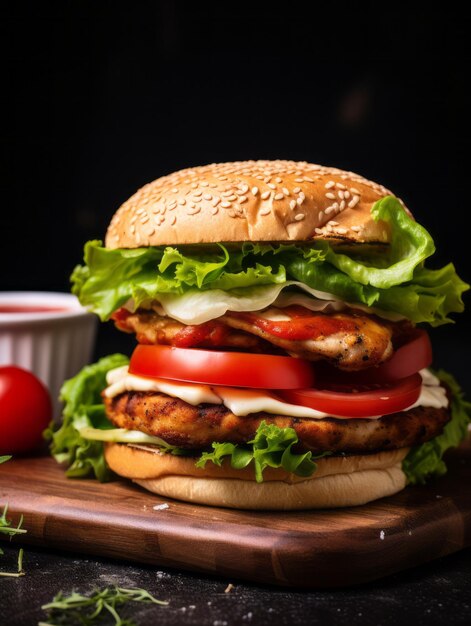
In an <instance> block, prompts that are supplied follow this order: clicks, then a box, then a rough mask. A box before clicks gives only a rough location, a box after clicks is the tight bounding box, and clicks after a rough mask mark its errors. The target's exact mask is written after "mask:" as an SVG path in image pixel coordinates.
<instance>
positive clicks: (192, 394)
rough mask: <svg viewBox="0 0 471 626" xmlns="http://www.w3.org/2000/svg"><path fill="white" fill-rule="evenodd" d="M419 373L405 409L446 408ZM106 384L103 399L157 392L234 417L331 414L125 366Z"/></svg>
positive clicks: (255, 392) (441, 394)
mask: <svg viewBox="0 0 471 626" xmlns="http://www.w3.org/2000/svg"><path fill="white" fill-rule="evenodd" d="M420 374H421V376H422V380H423V383H422V388H421V391H420V396H419V398H418V400H417V402H415V403H414V404H413V405H411V406H410V407H408V409H411V408H413V407H416V406H425V407H433V408H437V409H439V408H444V407H447V406H448V399H447V397H446V391H445V389H444V388H443V387H442V386H441V385H440V381H439V380H438V378H436V377H435V376H434V375H433V374H431V373H430V372H429V371H428V370H422V371H421V372H420ZM107 381H108V384H109V387H107V388H106V390H105V396H106V397H107V398H113V397H114V396H117V395H119V394H120V393H123V392H125V391H158V392H161V393H165V394H167V395H169V396H172V397H174V398H180V399H181V400H183V401H184V402H188V404H192V405H193V406H196V405H198V404H202V403H209V404H223V403H224V405H225V406H227V408H228V409H229V410H230V411H232V413H234V415H237V416H245V415H249V414H250V413H258V412H265V413H271V414H274V415H288V416H292V417H306V418H311V419H322V418H324V417H329V416H330V417H331V416H332V414H328V413H323V412H322V411H316V410H314V409H310V408H309V407H303V406H299V405H297V404H289V403H288V402H283V401H282V400H280V399H278V398H277V397H276V396H275V394H270V392H268V391H263V390H260V389H245V388H244V389H239V388H236V387H219V386H209V385H200V384H197V383H181V382H176V381H168V380H163V379H155V378H154V379H150V378H142V377H140V376H133V375H131V374H128V368H127V367H126V366H124V367H119V368H117V369H115V370H111V371H110V372H108V376H107ZM408 409H404V410H408ZM379 417H381V416H380V415H372V416H370V417H369V418H366V419H378V418H379ZM339 419H349V418H339Z"/></svg>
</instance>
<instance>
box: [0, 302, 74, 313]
mask: <svg viewBox="0 0 471 626" xmlns="http://www.w3.org/2000/svg"><path fill="white" fill-rule="evenodd" d="M69 310H70V309H68V308H67V307H63V306H38V305H36V304H31V305H28V304H0V314H1V313H62V312H63V311H69Z"/></svg>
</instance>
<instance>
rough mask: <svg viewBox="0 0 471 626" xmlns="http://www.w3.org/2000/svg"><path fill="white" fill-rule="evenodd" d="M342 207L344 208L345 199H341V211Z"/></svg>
mask: <svg viewBox="0 0 471 626" xmlns="http://www.w3.org/2000/svg"><path fill="white" fill-rule="evenodd" d="M344 208H345V200H342V201H341V202H340V210H341V211H343V210H344Z"/></svg>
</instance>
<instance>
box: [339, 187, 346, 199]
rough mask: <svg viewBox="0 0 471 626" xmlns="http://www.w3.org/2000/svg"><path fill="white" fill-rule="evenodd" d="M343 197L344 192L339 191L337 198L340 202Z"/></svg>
mask: <svg viewBox="0 0 471 626" xmlns="http://www.w3.org/2000/svg"><path fill="white" fill-rule="evenodd" d="M344 197H345V194H344V192H343V191H342V190H341V189H340V190H339V198H340V200H343V199H344Z"/></svg>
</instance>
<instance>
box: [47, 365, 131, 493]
mask: <svg viewBox="0 0 471 626" xmlns="http://www.w3.org/2000/svg"><path fill="white" fill-rule="evenodd" d="M128 362H129V359H128V358H127V357H126V356H124V355H123V354H112V355H110V356H107V357H104V358H102V359H100V360H99V361H98V362H97V363H93V364H92V365H87V366H86V367H84V368H83V369H82V370H81V371H80V372H79V373H78V374H77V375H76V376H74V377H73V378H70V379H69V380H67V381H66V382H65V383H64V385H63V386H62V389H61V399H62V400H63V401H64V412H63V422H62V425H61V426H60V427H59V428H58V429H56V428H55V426H54V425H51V427H50V428H49V429H48V430H47V431H46V432H45V438H46V439H48V440H49V441H51V444H50V449H51V454H52V456H53V457H54V458H55V459H56V461H57V462H58V463H66V464H67V466H68V469H67V471H66V474H67V476H69V477H72V478H83V477H85V476H95V477H96V478H98V480H100V481H101V482H103V481H106V480H109V479H110V477H111V472H110V470H109V468H108V466H107V465H106V462H105V459H104V456H103V443H102V442H101V441H93V440H90V439H85V438H84V437H82V436H81V435H80V432H79V431H80V430H82V429H84V428H87V427H88V428H100V429H108V428H114V426H113V425H112V424H111V422H109V421H108V419H107V417H106V414H105V407H104V404H103V401H102V398H101V395H100V394H101V392H102V391H103V389H105V387H106V385H107V383H106V374H107V372H109V371H110V370H112V369H114V368H115V367H120V366H122V365H127V364H128Z"/></svg>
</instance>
